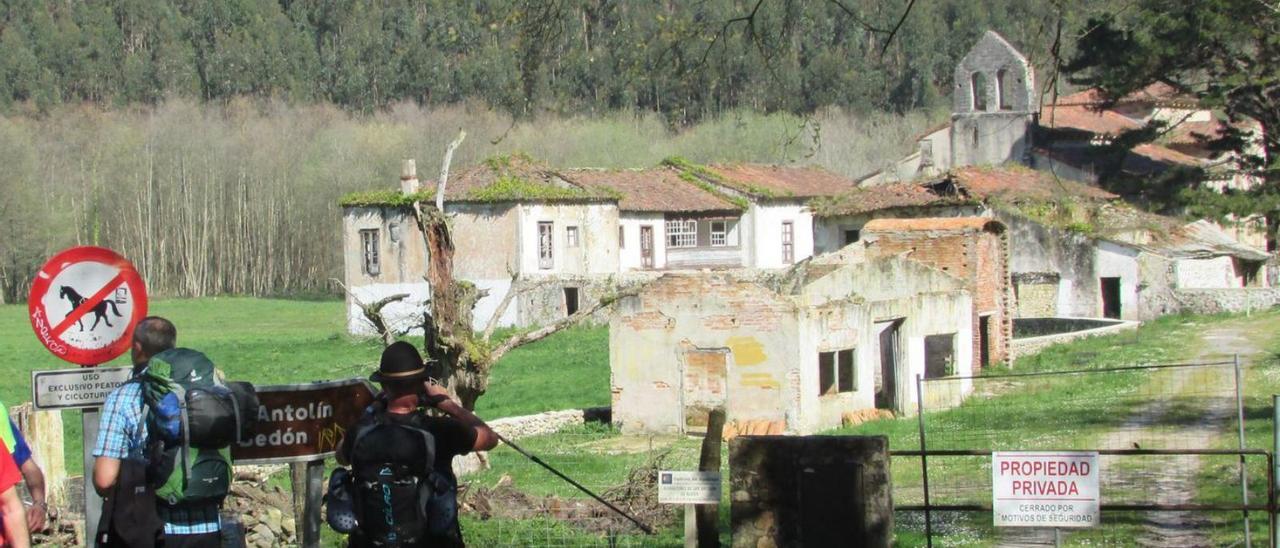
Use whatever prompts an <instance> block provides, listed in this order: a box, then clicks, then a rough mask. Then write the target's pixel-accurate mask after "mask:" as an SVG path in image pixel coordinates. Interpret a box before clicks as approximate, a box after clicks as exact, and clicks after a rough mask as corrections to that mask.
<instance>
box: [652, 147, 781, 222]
mask: <svg viewBox="0 0 1280 548" xmlns="http://www.w3.org/2000/svg"><path fill="white" fill-rule="evenodd" d="M660 165H664V166H667V167H670V168H673V169H675V170H676V173H679V174H680V178H681V179H682V180H684V181H686V182H689V183H692V184H693V185H695V186H697V187H698V188H700V189H702V190H705V191H707V192H710V193H711V194H715V195H716V196H717V197H719V198H721V199H724V200H727V201H729V202H731V203H732V204H733V205H735V206H738V207H739V208H740V209H742V210H743V211H746V209H747V208H748V207H750V206H751V204H750V202H748V201H747V199H746V198H743V197H741V196H730V195H729V194H727V193H725V192H724V191H723V190H721V189H720V188H719V187H717V186H716V185H714V184H712V182H715V183H720V184H722V185H725V186H728V187H731V188H733V187H735V186H743V185H740V184H739V185H734V184H731V183H729V182H728V181H725V180H724V177H721V176H720V174H719V173H716V172H714V171H711V170H710V169H707V168H706V167H705V166H702V165H699V164H695V163H693V162H690V161H689V160H686V159H684V158H682V157H680V156H668V157H666V158H663V159H662V162H661V163H660ZM748 186H749V185H748ZM757 190H758V191H757ZM748 192H751V193H752V194H757V195H761V196H765V197H769V198H772V197H773V193H772V191H770V190H769V189H767V188H766V189H755V188H754V187H752V188H750V189H748Z"/></svg>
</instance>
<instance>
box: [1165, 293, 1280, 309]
mask: <svg viewBox="0 0 1280 548" xmlns="http://www.w3.org/2000/svg"><path fill="white" fill-rule="evenodd" d="M1173 299H1174V302H1175V306H1177V311H1178V312H1182V313H1184V314H1217V313H1220V312H1244V311H1246V310H1264V309H1267V308H1271V307H1274V306H1276V305H1280V288H1277V287H1250V288H1232V289H1178V290H1175V291H1174V292H1173Z"/></svg>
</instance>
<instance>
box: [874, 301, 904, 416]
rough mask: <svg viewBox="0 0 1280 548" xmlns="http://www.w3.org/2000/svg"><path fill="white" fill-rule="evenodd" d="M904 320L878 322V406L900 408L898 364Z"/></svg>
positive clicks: (892, 408) (876, 372)
mask: <svg viewBox="0 0 1280 548" xmlns="http://www.w3.org/2000/svg"><path fill="white" fill-rule="evenodd" d="M901 328H902V320H900V319H898V320H892V321H887V322H877V323H876V329H878V330H879V331H880V336H879V344H880V367H877V368H876V369H875V381H876V382H875V388H876V408H877V409H889V410H891V411H892V410H896V409H897V408H898V382H897V380H898V379H897V376H898V365H899V364H900V363H901V359H902V348H901V336H900V335H899V332H900V331H901Z"/></svg>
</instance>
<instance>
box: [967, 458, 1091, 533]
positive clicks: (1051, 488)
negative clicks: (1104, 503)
mask: <svg viewBox="0 0 1280 548" xmlns="http://www.w3.org/2000/svg"><path fill="white" fill-rule="evenodd" d="M1100 500H1101V496H1100V490H1099V488H1098V454H1097V453H1096V452H1074V451H1053V452H1029V451H1006V452H995V453H991V507H992V510H993V512H992V514H994V520H995V525H996V527H1093V526H1095V525H1097V524H1098V518H1099V512H1098V507H1099V504H1100Z"/></svg>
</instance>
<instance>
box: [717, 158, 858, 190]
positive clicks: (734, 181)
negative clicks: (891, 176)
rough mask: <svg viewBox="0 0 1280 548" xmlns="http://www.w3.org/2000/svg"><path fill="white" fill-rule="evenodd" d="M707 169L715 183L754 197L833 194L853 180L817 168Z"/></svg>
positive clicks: (754, 166)
mask: <svg viewBox="0 0 1280 548" xmlns="http://www.w3.org/2000/svg"><path fill="white" fill-rule="evenodd" d="M707 170H708V171H710V172H711V174H712V175H713V176H714V177H715V179H716V181H715V182H718V183H721V184H724V185H726V186H728V187H730V188H733V189H735V190H738V191H740V192H743V193H746V194H750V195H752V196H755V197H757V198H814V197H818V196H835V195H838V194H842V193H845V192H848V191H849V190H851V189H853V188H855V186H856V185H855V184H854V182H853V181H851V180H849V179H846V178H844V177H841V176H839V175H836V174H834V173H831V172H830V171H827V170H825V169H822V168H818V167H798V166H776V165H760V164H732V165H725V164H715V165H710V166H707Z"/></svg>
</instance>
